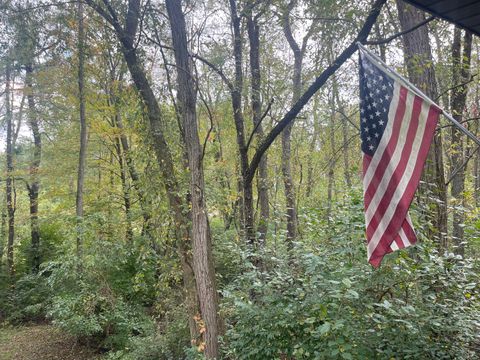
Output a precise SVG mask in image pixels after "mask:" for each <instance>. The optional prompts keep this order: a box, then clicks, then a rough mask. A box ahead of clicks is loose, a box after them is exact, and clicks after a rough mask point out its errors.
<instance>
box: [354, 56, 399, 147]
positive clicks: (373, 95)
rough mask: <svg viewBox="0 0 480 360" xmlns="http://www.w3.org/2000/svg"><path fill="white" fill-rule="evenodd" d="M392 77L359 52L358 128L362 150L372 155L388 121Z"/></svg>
mask: <svg viewBox="0 0 480 360" xmlns="http://www.w3.org/2000/svg"><path fill="white" fill-rule="evenodd" d="M393 83H394V81H393V79H392V78H390V77H389V76H388V75H386V74H385V73H384V72H383V71H381V70H380V69H379V68H378V67H376V66H375V65H373V64H372V63H371V62H370V61H369V60H368V59H367V57H366V56H364V55H363V54H362V53H361V52H360V130H361V132H362V134H361V137H362V151H363V152H364V153H366V154H368V155H370V156H373V154H374V153H375V150H377V147H378V143H379V142H380V139H381V138H382V135H383V131H384V130H385V127H386V126H387V122H388V110H389V108H390V102H391V101H392V94H393Z"/></svg>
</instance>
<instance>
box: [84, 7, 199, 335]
mask: <svg viewBox="0 0 480 360" xmlns="http://www.w3.org/2000/svg"><path fill="white" fill-rule="evenodd" d="M86 3H87V4H88V5H89V6H90V7H92V8H93V9H94V10H95V11H96V12H97V13H98V14H99V15H100V16H101V17H102V18H103V19H105V20H106V21H107V22H108V23H109V24H110V25H111V26H112V27H113V29H114V31H115V34H116V36H117V39H118V41H119V42H120V46H121V51H122V54H123V57H124V59H125V62H126V63H127V67H128V70H129V72H130V76H131V78H132V80H133V82H134V84H135V87H136V89H137V91H138V93H139V95H140V97H141V99H142V102H143V105H144V108H145V116H146V118H147V119H148V123H149V125H150V129H149V135H150V137H151V139H152V145H153V149H154V151H155V155H156V159H157V164H158V167H159V169H160V171H161V174H162V178H163V183H164V186H165V190H166V193H167V197H168V202H169V205H170V209H171V211H172V214H173V220H174V223H175V231H176V233H175V236H176V240H177V249H178V252H179V256H180V261H181V264H182V270H183V282H184V289H185V295H186V300H185V301H186V306H187V311H188V323H189V329H190V336H191V338H192V339H196V338H197V337H198V335H199V332H198V330H197V325H196V323H195V320H194V319H195V317H196V315H197V312H198V306H197V295H196V290H195V277H194V273H193V269H192V265H191V263H192V259H191V255H190V251H189V248H190V240H191V236H190V219H189V215H188V206H187V205H186V204H185V201H184V199H183V198H182V196H181V191H180V186H179V183H178V179H177V175H176V172H175V166H174V160H173V156H172V152H171V150H170V147H169V145H168V143H167V140H166V138H165V118H164V114H163V112H162V110H161V109H160V105H159V103H158V101H157V99H156V97H155V94H154V92H153V89H152V86H151V84H150V81H149V80H148V77H147V74H146V72H145V69H144V67H143V65H142V63H141V59H140V58H139V55H138V51H137V44H136V37H137V35H138V34H137V31H138V27H139V22H140V15H141V13H142V9H141V3H140V0H129V1H128V7H127V11H126V15H125V16H124V23H122V20H121V18H120V16H119V13H118V12H117V10H116V9H115V8H114V6H113V5H112V3H111V2H110V1H108V0H104V1H102V3H99V2H97V1H95V0H86Z"/></svg>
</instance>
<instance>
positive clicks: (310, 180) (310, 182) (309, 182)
mask: <svg viewBox="0 0 480 360" xmlns="http://www.w3.org/2000/svg"><path fill="white" fill-rule="evenodd" d="M317 109H318V96H315V98H314V99H313V134H312V140H311V141H310V145H309V147H308V149H309V154H310V156H309V157H308V160H307V188H306V190H305V197H306V198H307V199H309V198H310V196H311V194H312V190H313V186H314V181H313V154H314V152H315V149H316V146H317V140H318V135H319V134H318V133H319V127H320V124H319V122H320V119H319V118H318V111H317Z"/></svg>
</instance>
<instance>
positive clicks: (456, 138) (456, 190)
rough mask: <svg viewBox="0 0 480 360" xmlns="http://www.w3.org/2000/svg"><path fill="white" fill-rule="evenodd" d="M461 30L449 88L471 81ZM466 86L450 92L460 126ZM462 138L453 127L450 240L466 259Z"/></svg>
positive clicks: (468, 45)
mask: <svg viewBox="0 0 480 360" xmlns="http://www.w3.org/2000/svg"><path fill="white" fill-rule="evenodd" d="M461 48H462V41H461V29H460V28H458V27H455V30H454V36H453V44H452V59H453V68H452V84H453V85H454V86H455V85H457V84H460V83H464V82H466V81H468V80H469V77H470V59H471V55H472V34H471V33H469V32H466V33H465V37H464V41H463V53H462V50H461ZM467 90H468V89H467V85H463V86H459V87H457V88H455V89H454V90H453V91H452V96H451V112H452V115H453V116H454V117H455V119H456V120H457V121H459V122H462V119H463V112H464V110H465V103H466V101H467ZM463 139H464V135H463V134H462V133H460V132H459V131H458V129H456V128H455V127H452V149H451V157H452V171H455V170H457V169H460V170H458V172H457V174H456V175H455V176H454V177H453V179H452V189H451V194H452V198H453V199H452V201H453V202H454V204H453V205H456V206H455V209H454V211H453V230H452V239H453V242H454V244H455V245H456V251H455V252H456V253H458V254H459V255H462V256H464V255H465V245H464V244H463V236H464V230H463V226H464V225H463V223H464V222H465V210H464V207H465V195H464V191H465V167H464V166H463V162H464V161H465V147H464V144H463Z"/></svg>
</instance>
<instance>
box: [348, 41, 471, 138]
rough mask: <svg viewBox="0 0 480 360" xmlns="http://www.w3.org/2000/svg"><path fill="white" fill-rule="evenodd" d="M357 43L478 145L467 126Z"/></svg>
mask: <svg viewBox="0 0 480 360" xmlns="http://www.w3.org/2000/svg"><path fill="white" fill-rule="evenodd" d="M357 45H358V48H359V49H360V50H363V51H364V52H365V55H367V56H368V57H370V58H371V59H373V60H374V61H375V62H378V63H380V64H381V65H382V68H384V70H386V71H387V72H389V73H391V74H392V75H393V76H394V77H396V78H398V79H400V80H401V82H402V83H404V84H405V85H406V86H407V87H409V88H410V89H411V90H412V91H413V92H414V93H416V94H417V95H419V96H421V97H423V98H425V99H427V100H428V101H429V102H431V103H432V104H433V105H435V106H436V107H438V108H439V109H440V111H441V112H442V114H443V115H444V116H445V117H446V118H447V119H448V120H450V121H451V122H452V123H453V125H455V127H456V128H457V129H458V130H460V131H461V132H462V133H464V134H465V135H466V136H468V137H469V138H470V139H472V140H473V141H474V142H475V143H476V144H477V145H478V146H480V139H479V138H477V137H476V136H475V135H474V134H473V133H471V132H470V131H469V130H468V129H467V128H465V127H464V126H463V125H462V124H460V123H459V122H458V121H457V120H455V118H454V117H453V116H452V115H451V114H449V113H448V112H446V111H445V110H444V109H443V108H441V107H440V106H439V105H438V104H437V103H435V101H433V100H432V99H430V98H429V97H428V96H427V95H425V93H423V91H421V90H420V89H419V88H417V87H416V86H415V85H413V84H412V83H411V82H410V81H408V80H407V79H406V78H404V77H403V76H402V75H400V74H399V73H397V72H396V71H395V70H393V69H391V68H390V67H389V66H388V65H387V64H385V62H384V61H383V60H382V59H380V58H379V57H378V56H377V55H375V54H374V53H372V52H371V51H370V50H368V49H367V48H366V47H365V46H363V45H362V44H361V43H360V42H357Z"/></svg>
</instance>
